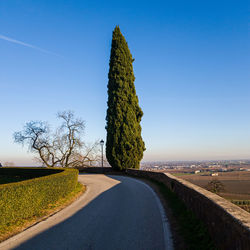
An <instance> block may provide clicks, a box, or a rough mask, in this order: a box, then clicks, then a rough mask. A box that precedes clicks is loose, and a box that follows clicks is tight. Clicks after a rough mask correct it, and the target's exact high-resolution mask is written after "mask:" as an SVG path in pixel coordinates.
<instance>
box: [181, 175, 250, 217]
mask: <svg viewBox="0 0 250 250" xmlns="http://www.w3.org/2000/svg"><path fill="white" fill-rule="evenodd" d="M178 177H179V178H182V179H184V180H188V181H190V182H191V183H193V184H195V185H197V186H200V187H202V188H205V187H206V186H207V184H208V183H209V182H210V181H212V180H219V181H221V182H222V183H223V184H224V188H225V191H223V192H221V193H219V195H220V196H222V197H223V198H225V199H229V200H245V201H250V172H243V171H233V172H228V173H227V172H222V173H221V172H219V176H209V175H202V173H201V174H184V175H180V174H178ZM240 207H242V208H244V209H245V210H247V211H248V212H250V205H247V206H241V205H240Z"/></svg>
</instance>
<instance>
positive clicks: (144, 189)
mask: <svg viewBox="0 0 250 250" xmlns="http://www.w3.org/2000/svg"><path fill="white" fill-rule="evenodd" d="M79 181H80V182H82V183H83V184H85V185H87V191H86V192H85V194H84V195H83V196H81V197H80V198H79V199H78V200H77V201H75V202H74V203H73V204H71V205H70V206H68V207H67V208H65V209H63V210H62V211H60V212H58V213H57V214H55V215H53V216H51V217H49V218H48V219H46V220H45V221H42V222H40V223H38V224H37V225H35V226H33V227H31V228H29V229H28V230H26V231H24V232H22V233H20V234H18V235H16V236H14V237H12V238H10V239H9V240H7V241H4V242H3V243H1V244H0V249H18V250H21V249H22V250H24V249H25V250H32V249H34V250H40V249H41V250H57V249H58V250H59V249H60V250H63V249H69V250H70V249H73V250H76V249H89V250H90V249H91V250H95V249H97V250H98V249H108V250H112V249H115V250H117V249H124V250H125V249H129V250H133V249H157V250H160V249H173V243H172V240H171V233H170V230H169V225H168V222H167V219H166V217H165V215H164V210H163V208H162V205H161V203H160V201H159V199H158V197H157V196H156V195H155V193H154V191H153V190H152V189H151V188H150V187H149V186H148V185H146V184H145V183H144V182H141V181H139V180H137V179H133V178H129V177H124V176H105V175H79Z"/></svg>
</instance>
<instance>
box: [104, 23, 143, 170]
mask: <svg viewBox="0 0 250 250" xmlns="http://www.w3.org/2000/svg"><path fill="white" fill-rule="evenodd" d="M133 61H134V59H133V58H132V55H131V53H130V51H129V48H128V44H127V42H126V40H125V38H124V36H123V35H122V33H121V31H120V28H119V27H118V26H116V27H115V29H114V31H113V37H112V46H111V55H110V61H109V74H108V78H109V81H108V109H107V116H106V121H107V125H106V130H107V141H106V157H107V160H108V162H109V164H110V165H111V166H112V167H113V168H115V169H120V170H122V169H127V168H139V167H140V161H141V159H142V157H143V151H144V150H145V145H144V142H143V140H142V137H141V126H140V121H141V118H142V115H143V112H142V110H141V108H140V106H139V102H138V97H137V95H136V91H135V85H134V81H135V77H134V72H133V65H132V63H133Z"/></svg>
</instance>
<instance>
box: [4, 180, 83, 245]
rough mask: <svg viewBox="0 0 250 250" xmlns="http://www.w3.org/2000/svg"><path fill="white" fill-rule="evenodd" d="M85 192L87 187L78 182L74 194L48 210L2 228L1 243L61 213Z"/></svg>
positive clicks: (49, 206)
mask: <svg viewBox="0 0 250 250" xmlns="http://www.w3.org/2000/svg"><path fill="white" fill-rule="evenodd" d="M85 190H86V187H85V186H84V185H82V184H81V183H79V182H78V184H77V186H76V188H75V190H74V191H73V192H71V193H69V194H67V195H66V196H65V197H63V198H61V199H59V200H58V201H57V202H55V203H52V204H49V205H48V206H47V208H45V209H43V210H41V211H39V212H38V213H36V214H35V215H34V216H32V217H29V218H27V219H19V220H18V219H17V220H16V221H15V223H12V224H8V225H7V226H0V242H2V241H4V240H6V239H8V238H10V237H11V236H13V235H15V234H17V233H20V232H22V231H24V230H25V229H27V228H29V227H31V226H33V225H34V224H37V223H38V222H40V221H43V220H45V219H46V218H48V217H49V216H51V215H53V214H55V213H57V212H59V211H60V210H62V209H63V208H65V207H66V206H68V205H70V204H71V203H72V202H74V201H75V200H76V199H77V198H78V197H79V196H80V195H81V194H82V193H84V192H85Z"/></svg>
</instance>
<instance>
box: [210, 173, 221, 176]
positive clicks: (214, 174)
mask: <svg viewBox="0 0 250 250" xmlns="http://www.w3.org/2000/svg"><path fill="white" fill-rule="evenodd" d="M218 175H219V174H218V173H212V174H211V176H218Z"/></svg>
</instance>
